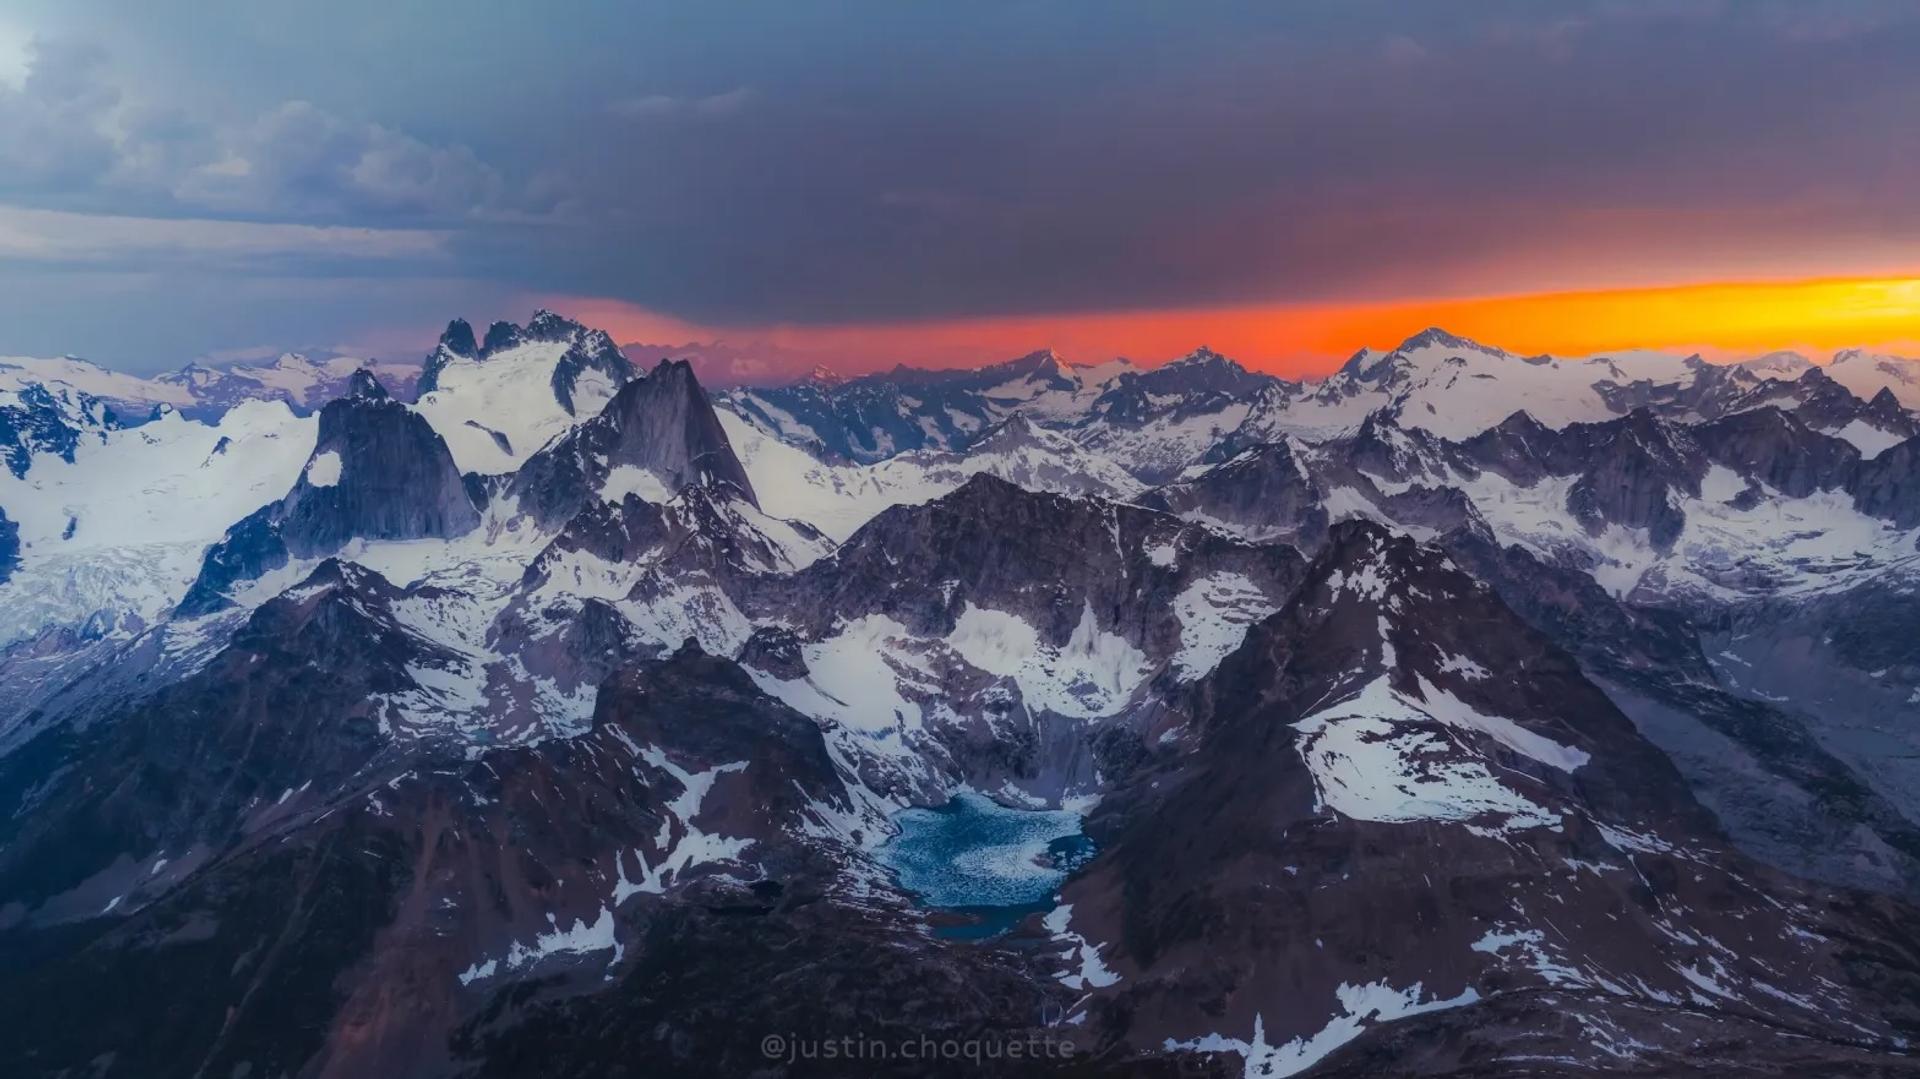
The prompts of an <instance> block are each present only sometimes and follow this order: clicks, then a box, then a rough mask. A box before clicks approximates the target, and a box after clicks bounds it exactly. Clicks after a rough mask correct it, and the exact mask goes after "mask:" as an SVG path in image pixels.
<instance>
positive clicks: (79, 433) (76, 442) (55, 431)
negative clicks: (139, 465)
mask: <svg viewBox="0 0 1920 1079" xmlns="http://www.w3.org/2000/svg"><path fill="white" fill-rule="evenodd" d="M11 396H12V398H13V400H12V401H7V400H5V399H4V398H0V458H4V459H5V461H6V465H7V471H9V472H12V473H13V474H14V475H15V476H16V477H22V478H24V477H25V476H26V474H27V469H28V468H29V467H31V466H32V464H33V458H34V455H36V454H41V453H48V454H52V455H54V456H56V457H58V458H60V459H61V460H63V461H67V462H69V463H71V462H72V461H73V454H74V451H75V450H76V449H78V448H79V446H80V440H81V438H82V437H83V436H84V435H85V434H86V433H88V432H96V433H97V432H101V431H106V430H109V429H111V428H114V427H118V426H119V425H120V424H119V421H118V420H117V419H116V418H115V417H114V414H113V410H112V409H109V408H108V407H107V406H106V405H105V404H103V403H101V402H100V401H98V400H96V399H95V398H93V397H89V396H88V395H86V394H84V393H67V392H64V391H63V392H62V393H61V394H60V395H59V396H55V395H54V394H53V393H52V392H51V391H49V390H48V389H47V388H46V387H45V386H41V385H37V384H36V385H30V386H26V387H23V388H22V389H21V390H20V391H19V392H17V393H15V394H13V395H11Z"/></svg>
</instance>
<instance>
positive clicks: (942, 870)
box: [879, 794, 1093, 937]
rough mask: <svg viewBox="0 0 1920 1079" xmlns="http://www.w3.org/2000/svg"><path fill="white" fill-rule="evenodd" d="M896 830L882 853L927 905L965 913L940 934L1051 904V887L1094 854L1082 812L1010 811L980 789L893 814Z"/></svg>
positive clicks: (983, 926)
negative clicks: (962, 919)
mask: <svg viewBox="0 0 1920 1079" xmlns="http://www.w3.org/2000/svg"><path fill="white" fill-rule="evenodd" d="M894 823H895V824H897V825H898V826H899V827H900V834H899V835H898V836H897V837H895V838H894V839H893V840H892V841H891V842H890V843H888V844H887V845H886V846H884V847H882V848H880V852H879V853H880V858H881V861H882V862H883V863H885V864H886V865H887V866H888V867H889V868H891V869H892V870H893V872H894V875H895V876H896V877H898V878H899V881H900V885H901V887H903V888H905V889H906V890H907V891H909V892H912V893H913V894H914V895H915V896H917V897H918V898H919V899H920V901H921V902H922V903H923V904H925V905H926V906H928V907H931V908H934V909H938V910H944V911H950V912H953V913H955V914H960V915H965V916H967V917H968V919H969V920H968V921H967V922H966V923H965V924H959V925H947V926H942V927H940V928H939V929H937V930H936V932H937V933H939V934H940V935H941V936H949V937H987V936H994V935H997V934H999V933H1003V932H1005V931H1006V930H1008V929H1010V928H1012V927H1013V926H1014V924H1015V923H1017V922H1019V921H1020V919H1022V918H1024V917H1026V916H1027V915H1028V914H1031V913H1035V912H1042V911H1047V910H1050V909H1052V907H1053V895H1054V891H1055V890H1056V889H1058V888H1059V887H1060V885H1061V884H1062V883H1063V882H1065V881H1066V879H1067V877H1068V876H1069V875H1070V874H1071V873H1072V872H1073V871H1074V870H1076V869H1078V868H1079V867H1080V866H1082V865H1084V864H1086V862H1087V860H1088V859H1089V858H1091V857H1092V856H1093V841H1092V840H1090V839H1088V838H1087V837H1086V836H1085V835H1082V834H1081V832H1080V814H1078V813H1075V812H1073V811H1072V810H1067V809H1049V810H1024V809H1008V808H1006V807H1004V806H1002V805H999V804H998V803H996V802H994V801H992V800H991V799H988V798H983V797H981V796H980V795H977V794H961V795H956V796H955V797H954V798H953V800H952V801H950V802H948V803H947V804H946V805H943V806H940V807H938V808H936V809H907V810H903V811H901V812H900V813H899V814H897V815H896V816H895V817H894Z"/></svg>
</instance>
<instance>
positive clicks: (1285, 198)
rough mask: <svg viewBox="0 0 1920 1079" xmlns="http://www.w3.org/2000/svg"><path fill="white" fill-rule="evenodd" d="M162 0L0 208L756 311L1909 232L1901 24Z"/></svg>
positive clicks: (1667, 264)
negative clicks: (358, 232) (337, 249)
mask: <svg viewBox="0 0 1920 1079" xmlns="http://www.w3.org/2000/svg"><path fill="white" fill-rule="evenodd" d="M157 7H158V6H157V5H132V4H120V5H114V4H89V3H85V2H69V3H62V4H60V5H52V4H49V5H47V6H45V7H43V8H41V9H39V10H37V11H36V10H35V9H34V8H32V6H31V5H29V6H28V7H27V8H26V9H25V13H24V14H23V15H21V16H14V17H17V18H22V19H24V23H23V25H25V26H26V27H27V28H28V29H29V30H32V31H34V32H36V33H44V34H46V35H48V36H47V37H46V38H45V41H46V42H47V43H46V44H43V46H42V51H41V54H40V56H39V58H38V62H37V63H36V65H35V66H34V68H33V74H32V76H31V77H30V78H29V79H28V80H27V82H26V85H25V86H24V87H21V88H18V89H7V90H0V166H4V170H3V171H4V179H0V187H4V191H3V192H0V199H4V200H6V201H8V202H11V203H14V204H16V205H28V206H39V207H52V208H57V209H63V210H68V211H74V212H94V213H123V214H152V215H165V216H173V217H182V218H206V217H218V218H237V219H242V220H246V221H250V222H278V223H295V224H304V225H324V226H355V227H368V228H378V229H401V230H415V231H418V232H432V233H433V234H434V235H435V236H436V237H440V238H441V239H440V240H439V241H436V242H438V243H440V244H442V245H443V247H444V251H445V254H446V257H447V258H448V259H451V260H452V261H453V263H454V264H455V265H456V266H457V267H458V270H457V272H458V273H460V274H464V275H467V276H469V277H472V278H476V279H479V280H481V281H484V282H486V283H487V285H486V287H487V288H488V289H491V290H495V291H512V290H527V291H538V292H545V293H573V294H581V295H592V296H606V297H613V298H618V299H623V300H627V301H631V302H633V303H636V304H639V305H642V306H646V307H649V308H653V309H657V310H660V311H664V312H667V313H670V314H673V315H677V316H680V317H683V318H687V319H691V320H696V321H703V322H710V323H720V324H731V325H740V324H755V323H764V322H771V321H794V322H803V323H804V322H821V321H843V320H864V319H876V318H894V317H905V316H936V317H937V316H959V315H974V314H995V313H1012V312H1032V311H1049V310H1073V309H1083V308H1101V309H1114V308H1130V307H1160V306H1173V305H1188V304H1204V303H1224V302H1237V301H1249V300H1258V301H1279V300H1288V299H1299V298H1325V297H1358V296H1374V295H1387V294H1395V293H1402V294H1404V293H1410V292H1411V293H1429V294H1431V293H1440V292H1462V291H1469V292H1470V291H1475V290H1486V289H1513V290H1523V289H1528V288H1535V287H1540V288H1547V287H1563V286H1568V285H1584V284H1598V283H1602V282H1604V281H1607V280H1615V279H1619V278H1621V277H1623V276H1625V277H1635V276H1638V277H1640V278H1641V279H1659V278H1661V277H1663V276H1670V275H1672V274H1674V273H1685V272H1688V271H1690V270H1691V269H1693V268H1696V267H1701V268H1704V267H1713V266H1730V267H1735V268H1738V267H1741V266H1752V267H1753V268H1754V269H1756V270H1757V271H1765V272H1773V268H1772V267H1770V266H1768V265H1765V263H1767V261H1768V260H1769V259H1770V258H1773V257H1777V256H1779V255H1781V254H1782V253H1786V252H1791V251H1792V250H1795V249H1798V248H1800V247H1802V246H1804V245H1810V244H1820V245H1825V246H1826V247H1827V248H1831V249H1834V250H1845V249H1846V247H1847V245H1848V244H1850V243H1852V242H1855V241H1859V242H1862V243H1864V242H1868V241H1872V242H1876V243H1882V244H1884V243H1886V242H1887V241H1888V239H1889V238H1890V237H1891V238H1893V239H1894V240H1896V241H1897V240H1900V239H1906V240H1909V241H1910V240H1912V239H1914V238H1917V237H1920V203H1917V202H1916V200H1914V199H1913V198H1912V197H1911V194H1910V192H1911V191H1912V190H1914V189H1915V187H1916V184H1920V135H1917V134H1916V129H1917V125H1915V124H1913V123H1912V120H1911V118H1912V117H1913V116H1916V115H1920V65H1916V64H1915V63H1914V62H1913V61H1914V58H1915V57H1916V56H1920V17H1916V16H1917V15H1920V12H1916V9H1915V8H1914V7H1913V5H1911V4H1908V3H1904V2H1888V3H1879V2H1876V0H1855V2H1808V0H1795V2H1790V3H1789V2H1781V3H1766V2H1741V3H1735V2H1732V0H1728V2H1724V3H1722V2H1714V0H1697V2H1691V0H1648V2H1643V3H1627V2H1600V0H1595V2H1583V3H1573V2H1566V3H1550V2H1544V0H1525V2H1521V0H1515V2H1507V3H1501V2H1484V3H1456V4H1445V5H1438V4H1406V3H1349V4H1340V5H1334V4H1258V5H1244V6H1229V5H1192V6H1186V7H1183V8H1174V7H1170V6H1167V5H1163V4H1137V5H1131V4H1108V3H1101V4H1065V3H1061V4H1005V5H900V4H881V3H872V4H824V3H823V4H802V5H791V4H766V5H742V4H725V5H698V6H696V5H658V6H646V7H639V6H634V5H628V4H612V3H607V4H574V5H551V6H542V7H541V9H540V10H535V7H534V6H533V5H506V6H504V7H505V8H506V10H500V11H494V10H487V11H486V12H484V13H480V12H477V11H476V9H474V8H473V7H472V6H470V5H467V4H456V3H452V2H451V0H447V2H440V3H424V4H412V5H394V4H391V3H370V2H351V3H342V4H336V5H331V6H327V7H326V8H325V9H324V10H321V9H320V8H318V7H316V8H315V9H314V10H311V11H306V12H294V13H272V12H267V11H263V10H262V8H263V7H264V5H256V4H244V3H240V2H239V0H228V2H225V3H208V4H203V5H201V6H199V7H197V8H196V9H195V12H196V13H195V15H194V16H193V17H191V18H181V17H180V16H179V14H178V11H177V9H176V10H175V11H174V12H173V13H172V14H166V13H162V12H158V11H157V10H155V9H156V8H157ZM7 17H8V16H0V19H4V18H7ZM14 29H15V30H16V31H17V30H18V29H19V28H18V27H15V28H14ZM402 247H403V248H404V247H406V245H402ZM406 249H408V250H412V249H411V248H406ZM140 257H142V256H139V255H137V254H130V255H129V259H131V260H134V261H136V262H137V261H138V259H139V258H140ZM291 257H295V258H297V257H299V255H298V252H297V251H296V252H295V253H294V255H293V256H291ZM388 261H389V264H391V263H392V260H391V259H389V260H388ZM401 261H402V263H404V264H406V265H413V263H412V262H409V261H407V260H405V259H402V260H401ZM417 272H418V273H420V274H422V275H426V276H431V277H432V278H433V279H434V280H436V281H438V280H440V279H443V278H444V277H446V276H447V274H448V273H449V270H448V267H447V266H446V265H443V264H440V263H439V262H438V261H437V260H421V261H420V262H419V267H418V271H417ZM423 298H424V294H423ZM6 313H7V312H4V311H0V314H6ZM434 314H435V315H436V316H437V315H438V313H437V312H436V313H434ZM423 317H424V316H423ZM427 321H429V322H431V321H435V319H434V318H428V319H427Z"/></svg>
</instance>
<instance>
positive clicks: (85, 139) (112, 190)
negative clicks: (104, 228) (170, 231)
mask: <svg viewBox="0 0 1920 1079" xmlns="http://www.w3.org/2000/svg"><path fill="white" fill-rule="evenodd" d="M5 45H6V39H5V38H4V36H0V74H3V73H4V64H5V55H4V53H5ZM27 52H28V55H27V60H26V66H25V73H24V76H23V78H22V79H21V81H20V85H19V87H18V88H17V89H16V88H14V87H12V86H9V85H8V84H7V83H6V82H4V81H0V193H7V192H11V193H12V194H14V195H15V197H16V198H19V199H21V200H22V201H35V202H40V203H52V204H57V205H63V206H76V205H101V206H106V205H113V206H114V207H115V208H124V207H125V206H127V205H128V203H127V202H126V201H125V199H126V197H128V196H132V197H133V198H134V199H135V200H136V202H135V203H134V204H136V205H138V204H141V203H142V202H144V204H145V205H146V206H151V207H156V208H159V207H167V208H174V209H187V210H192V209H198V210H203V211H206V210H210V211H215V212H219V213H240V214H255V215H270V216H275V217H291V218H296V219H306V220H320V221H325V220H340V219H365V218H376V219H377V218H383V217H400V218H407V217H411V218H428V219H436V220H447V219H454V218H460V217H465V216H470V215H476V214H483V213H488V212H494V211H500V210H507V209H513V208H514V207H513V206H511V205H507V204H508V203H510V202H511V201H512V200H510V199H508V198H507V197H506V188H507V185H506V183H505V182H504V181H503V180H502V178H501V176H500V174H499V173H498V172H496V171H495V170H494V169H493V168H492V167H490V166H488V165H487V164H486V163H484V162H482V161H481V160H480V159H479V158H478V157H477V156H475V155H474V153H473V152H472V151H471V150H469V149H467V148H466V147H463V146H448V145H435V144H432V143H428V142H425V141H423V140H421V139H418V138H415V137H413V136H411V135H408V134H406V133H405V132H401V131H396V130H394V129H392V128H388V127H383V126H381V125H379V124H375V123H367V122H363V121H351V120H347V119H344V118H342V117H339V116H336V115H333V114H332V113H329V112H327V111H326V110H324V109H322V108H320V107H319V106H317V105H314V104H313V103H311V102H307V101H288V102H283V103H281V104H279V105H277V106H275V107H273V108H270V109H267V110H266V111H264V112H262V113H260V114H258V115H255V116H252V117H248V118H244V119H242V120H240V121H238V122H235V123H230V124H226V125H224V126H212V125H209V124H206V123H203V122H200V121H197V120H195V119H193V118H191V117H189V116H188V115H186V114H185V113H183V112H182V111H180V110H178V109H173V108H169V107H167V106H166V105H165V104H163V103H157V102H151V101H144V100H140V101H127V100H125V99H124V98H123V96H122V94H121V92H120V89H119V87H117V86H116V85H115V84H114V83H113V82H112V81H111V79H110V78H109V73H108V70H107V58H106V54H105V53H104V52H102V51H101V50H100V49H99V48H97V47H95V46H92V45H90V44H87V43H85V42H74V41H64V40H49V39H42V38H37V39H34V40H33V41H32V43H31V45H30V46H29V48H28V50H27Z"/></svg>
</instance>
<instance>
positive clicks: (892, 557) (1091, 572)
mask: <svg viewBox="0 0 1920 1079" xmlns="http://www.w3.org/2000/svg"><path fill="white" fill-rule="evenodd" d="M1156 559H1158V561H1156ZM899 564H905V565H912V566H914V567H916V570H915V572H914V573H913V574H910V575H905V576H903V575H901V574H900V573H898V572H897V570H895V569H894V568H893V567H894V566H896V565H899ZM1302 564H1303V559H1301V557H1300V556H1299V554H1298V553H1296V552H1295V551H1294V550H1293V549H1292V548H1289V547H1284V546H1273V545H1255V544H1250V543H1245V542H1242V541H1239V540H1234V539H1230V538H1228V537H1226V536H1223V535H1220V534H1219V533H1217V532H1212V531H1209V530H1207V529H1203V528H1200V527H1197V526H1194V525H1189V524H1186V523H1185V522H1182V521H1180V520H1179V519H1177V518H1175V517H1172V516H1170V515H1167V514H1164V513H1159V512H1155V511H1152V510H1148V509H1144V508H1139V507H1134V506H1126V505H1116V504H1114V503H1110V502H1103V501H1100V500H1098V499H1091V498H1069V497H1066V496H1062V495H1049V494H1039V493H1036V492H1032V491H1027V490H1023V489H1021V488H1018V487H1015V486H1013V485H1012V484H1009V483H1007V482H1006V481H1004V480H1001V479H998V478H996V477H994V476H990V475H984V474H983V475H979V476H976V477H974V478H973V479H971V480H969V481H968V482H967V483H966V484H965V485H964V486H962V487H960V488H959V489H958V490H956V491H953V492H951V493H950V494H948V495H946V496H945V497H943V498H939V499H936V500H934V501H933V502H929V503H927V504H925V505H922V506H896V507H894V508H892V509H889V510H887V511H885V512H884V513H882V514H880V515H879V516H878V517H875V518H874V519H873V520H872V521H871V522H869V523H868V524H867V525H866V526H865V527H863V528H862V529H861V530H860V531H858V532H856V533H855V534H854V535H853V536H852V537H850V538H849V539H848V540H847V542H846V543H844V544H842V545H841V547H840V549H839V550H838V551H836V552H834V554H833V555H832V557H830V558H826V559H822V560H821V561H819V562H816V563H815V564H814V565H812V566H810V567H808V568H806V569H804V570H802V571H801V572H800V573H798V574H796V575H794V576H793V577H792V578H790V579H789V580H788V581H785V582H770V583H769V584H768V586H767V587H768V591H767V592H766V593H765V595H763V596H762V597H760V598H759V600H758V601H757V602H759V603H761V604H766V605H768V606H769V609H771V608H772V607H774V606H777V607H779V608H781V609H784V610H787V611H790V612H792V613H793V614H794V616H795V619H796V622H797V624H799V625H803V626H807V627H810V628H815V629H817V630H825V629H827V628H829V627H830V626H831V625H832V624H833V622H834V621H835V620H836V619H853V618H858V617H861V616H862V615H867V614H884V615H887V616H888V617H890V618H893V619H896V620H897V621H899V622H900V623H902V624H903V625H905V626H907V627H908V628H909V629H913V630H916V631H924V632H927V633H931V634H935V635H945V634H946V633H948V632H951V630H952V629H953V626H954V620H955V619H956V618H957V617H958V616H959V614H960V612H961V611H962V610H963V609H964V608H965V607H966V605H967V604H968V603H973V604H975V605H977V606H981V607H990V608H993V609H994V610H999V611H1006V612H1009V613H1012V614H1015V615H1019V616H1021V617H1024V618H1026V619H1027V620H1028V621H1029V622H1030V623H1031V624H1032V625H1034V626H1035V627H1036V628H1037V629H1038V630H1039V632H1040V637H1041V639H1042V640H1043V641H1046V642H1048V643H1052V644H1060V643H1064V642H1065V641H1067V640H1068V639H1069V638H1070V637H1071V636H1072V635H1073V632H1074V630H1075V629H1076V628H1077V627H1078V625H1079V624H1080V621H1081V619H1082V618H1083V617H1084V613H1083V612H1084V609H1086V608H1088V607H1091V609H1093V610H1094V611H1095V612H1097V613H1099V614H1100V615H1101V617H1102V620H1103V622H1105V621H1106V620H1107V619H1108V618H1109V617H1110V618H1111V619H1112V623H1111V624H1112V628H1113V629H1114V631H1115V632H1118V633H1120V634H1121V635H1123V636H1127V637H1130V638H1131V637H1137V638H1138V639H1140V640H1142V641H1149V640H1150V641H1151V642H1152V643H1153V650H1154V651H1156V652H1162V653H1164V652H1168V651H1172V650H1173V648H1172V647H1171V646H1172V644H1173V642H1176V641H1177V640H1178V637H1179V631H1178V625H1177V623H1176V622H1175V621H1174V620H1172V619H1171V618H1170V607H1171V604H1172V601H1173V598H1174V597H1175V596H1176V595H1177V594H1178V593H1179V592H1180V591H1181V590H1182V589H1183V588H1184V587H1185V586H1186V585H1187V584H1190V583H1191V582H1192V581H1193V580H1195V579H1197V578H1200V577H1204V576H1206V575H1208V574H1209V573H1214V572H1234V573H1240V574H1244V575H1245V576H1247V577H1248V578H1250V579H1251V580H1253V581H1255V582H1258V583H1260V584H1263V585H1266V586H1268V587H1270V588H1272V589H1273V590H1274V591H1275V592H1276V593H1279V594H1284V593H1285V592H1287V591H1289V590H1290V589H1291V587H1292V585H1293V582H1294V581H1295V580H1297V579H1298V575H1299V572H1300V567H1301V565H1302Z"/></svg>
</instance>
